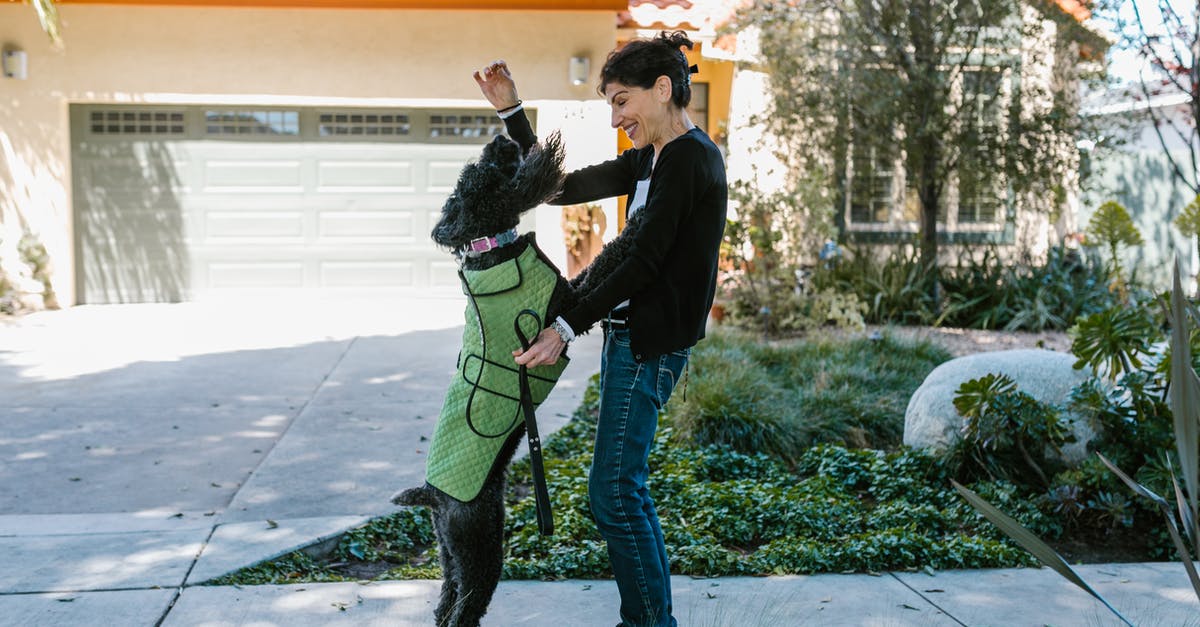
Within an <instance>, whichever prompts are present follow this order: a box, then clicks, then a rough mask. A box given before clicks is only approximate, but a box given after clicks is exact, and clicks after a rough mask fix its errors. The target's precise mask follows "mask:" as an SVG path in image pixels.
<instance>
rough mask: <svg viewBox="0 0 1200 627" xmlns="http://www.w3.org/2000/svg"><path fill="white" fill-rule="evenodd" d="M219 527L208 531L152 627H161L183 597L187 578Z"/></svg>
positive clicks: (215, 526)
mask: <svg viewBox="0 0 1200 627" xmlns="http://www.w3.org/2000/svg"><path fill="white" fill-rule="evenodd" d="M218 526H219V525H213V526H212V528H211V529H209V530H208V535H207V536H206V537H205V538H204V542H201V543H200V550H198V551H196V556H195V557H193V558H192V563H191V565H190V566H188V569H187V572H186V573H184V574H183V579H181V580H180V581H179V585H178V586H176V587H175V593H174V594H172V595H171V602H170V603H167V608H166V609H165V610H163V613H162V616H159V617H158V620H157V621H156V622H155V623H154V627H161V626H162V624H163V621H165V620H167V615H168V614H170V613H171V610H173V609H175V604H176V603H177V602H178V601H179V597H180V596H182V595H183V589H184V587H186V586H187V580H188V577H191V576H192V570H194V569H195V568H196V563H197V562H199V561H200V556H201V555H203V554H204V549H206V548H208V543H209V542H211V541H212V537H213V534H215V533H216V532H217V527H218Z"/></svg>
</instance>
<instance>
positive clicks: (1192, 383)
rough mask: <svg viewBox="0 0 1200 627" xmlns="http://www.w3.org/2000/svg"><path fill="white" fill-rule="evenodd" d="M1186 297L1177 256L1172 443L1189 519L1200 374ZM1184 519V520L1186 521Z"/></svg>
mask: <svg viewBox="0 0 1200 627" xmlns="http://www.w3.org/2000/svg"><path fill="white" fill-rule="evenodd" d="M1185 301H1186V299H1185V298H1184V297H1183V288H1182V286H1181V285H1180V280H1179V259H1178V258H1176V260H1175V272H1174V277H1173V280H1172V286H1171V378H1170V402H1171V413H1172V414H1173V416H1174V421H1175V447H1176V450H1177V453H1178V455H1179V467H1180V468H1181V469H1182V471H1183V482H1184V485H1185V486H1187V493H1188V510H1189V511H1190V512H1191V520H1192V521H1196V520H1197V519H1198V518H1200V515H1198V514H1200V507H1198V501H1197V497H1198V496H1200V492H1198V490H1200V451H1198V450H1197V446H1198V443H1200V377H1197V376H1196V371H1195V370H1193V369H1192V365H1191V364H1192V346H1191V343H1190V342H1189V338H1190V337H1191V334H1190V330H1189V328H1188V326H1189V325H1188V319H1187V313H1186V311H1185V306H1184V303H1185ZM1185 522H1186V521H1185ZM1184 531H1185V533H1187V534H1188V535H1189V536H1190V538H1191V540H1192V545H1193V546H1200V533H1197V528H1196V526H1195V525H1194V524H1193V525H1192V526H1191V527H1190V528H1187V529H1185V530H1184Z"/></svg>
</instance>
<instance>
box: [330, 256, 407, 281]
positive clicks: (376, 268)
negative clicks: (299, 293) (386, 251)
mask: <svg viewBox="0 0 1200 627" xmlns="http://www.w3.org/2000/svg"><path fill="white" fill-rule="evenodd" d="M416 265H417V264H416V263H414V262H412V261H325V262H322V263H321V267H320V273H321V274H320V278H321V287H328V288H339V287H391V288H404V287H416V286H417V283H416V281H415V280H414V277H415V274H416V272H415V268H416Z"/></svg>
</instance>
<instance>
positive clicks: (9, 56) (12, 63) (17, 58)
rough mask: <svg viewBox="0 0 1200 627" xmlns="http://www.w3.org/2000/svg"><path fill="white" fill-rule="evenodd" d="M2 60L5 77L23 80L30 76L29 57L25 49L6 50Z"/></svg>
mask: <svg viewBox="0 0 1200 627" xmlns="http://www.w3.org/2000/svg"><path fill="white" fill-rule="evenodd" d="M0 60H2V61H3V62H4V78H15V79H17V80H19V81H23V80H25V79H26V78H27V77H28V70H27V68H28V66H27V61H28V59H27V58H26V56H25V51H24V50H5V51H4V53H3V55H2V59H0Z"/></svg>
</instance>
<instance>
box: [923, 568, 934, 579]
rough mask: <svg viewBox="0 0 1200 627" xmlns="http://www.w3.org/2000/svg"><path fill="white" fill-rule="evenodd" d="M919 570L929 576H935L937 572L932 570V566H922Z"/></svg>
mask: <svg viewBox="0 0 1200 627" xmlns="http://www.w3.org/2000/svg"><path fill="white" fill-rule="evenodd" d="M921 570H922V571H923V572H924V573H925V574H926V575H929V576H930V577H936V576H937V572H936V571H934V570H933V567H932V566H926V567H925V568H922V569H921Z"/></svg>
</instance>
